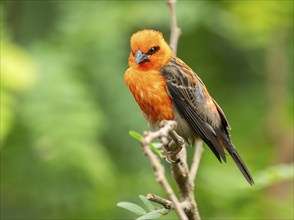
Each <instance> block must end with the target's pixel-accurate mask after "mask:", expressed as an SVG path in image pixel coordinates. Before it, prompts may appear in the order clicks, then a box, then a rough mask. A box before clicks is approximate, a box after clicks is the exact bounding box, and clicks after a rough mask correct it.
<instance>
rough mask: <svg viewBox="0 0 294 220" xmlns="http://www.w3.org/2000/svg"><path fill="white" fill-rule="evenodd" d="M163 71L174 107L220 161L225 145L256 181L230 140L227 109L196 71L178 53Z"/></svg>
mask: <svg viewBox="0 0 294 220" xmlns="http://www.w3.org/2000/svg"><path fill="white" fill-rule="evenodd" d="M161 74H162V75H163V76H164V77H165V78H166V80H167V90H168V93H169V95H170V97H171V99H172V100H173V103H174V105H175V108H176V109H177V111H178V112H179V113H180V114H181V116H182V117H183V118H184V119H185V120H186V121H187V122H188V124H189V125H190V126H191V128H192V129H193V130H194V131H195V133H196V134H197V135H199V137H200V138H201V139H202V140H203V141H204V142H205V143H206V144H207V145H208V146H209V148H210V149H211V150H212V152H213V153H214V154H215V156H216V157H217V158H218V159H219V161H220V162H221V159H222V160H224V161H226V156H225V153H224V148H225V149H227V151H228V152H229V154H230V155H231V156H232V158H233V159H234V161H235V163H236V164H237V166H238V168H239V169H240V171H241V172H242V174H243V175H244V177H245V178H246V180H247V181H248V182H249V183H250V184H253V183H254V182H253V179H252V177H251V175H250V172H249V170H248V169H247V167H246V165H245V164H244V162H243V161H242V159H241V157H240V155H239V154H238V152H237V150H236V148H235V147H234V145H233V144H232V142H231V139H230V134H229V128H230V126H229V123H228V121H227V119H226V117H225V114H224V112H223V111H222V109H221V108H220V106H219V105H218V104H217V103H216V101H215V100H213V98H211V97H210V95H209V93H208V91H207V89H206V87H205V85H204V84H203V82H202V81H201V79H200V78H199V77H198V76H197V74H196V73H195V72H193V70H192V69H191V68H190V67H188V66H187V65H186V64H185V63H184V62H183V61H181V60H180V59H178V58H176V57H173V58H172V59H171V61H170V62H169V63H168V64H167V65H165V66H164V67H163V68H162V69H161Z"/></svg>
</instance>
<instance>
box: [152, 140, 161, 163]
mask: <svg viewBox="0 0 294 220" xmlns="http://www.w3.org/2000/svg"><path fill="white" fill-rule="evenodd" d="M150 147H151V149H152V151H153V152H154V153H156V154H158V156H159V157H160V158H161V159H163V158H164V155H163V154H162V151H161V149H160V148H159V147H158V143H151V144H150ZM160 147H161V146H160Z"/></svg>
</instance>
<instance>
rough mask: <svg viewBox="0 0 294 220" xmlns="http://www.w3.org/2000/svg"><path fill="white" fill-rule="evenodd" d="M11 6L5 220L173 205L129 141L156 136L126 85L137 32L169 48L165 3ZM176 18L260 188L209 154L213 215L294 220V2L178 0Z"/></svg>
mask: <svg viewBox="0 0 294 220" xmlns="http://www.w3.org/2000/svg"><path fill="white" fill-rule="evenodd" d="M0 4H1V130H0V138H1V139H0V140H1V218H2V219H44V218H46V219H105V218H108V219H110V218H134V217H135V216H134V215H133V214H132V213H129V212H127V211H126V210H124V209H121V208H119V207H117V206H116V203H117V202H119V201H123V200H125V201H132V202H135V203H139V199H138V195H139V194H143V195H146V194H147V193H150V192H153V193H156V194H158V195H161V196H163V197H166V195H165V193H164V192H163V191H162V189H161V187H160V186H159V185H158V184H157V183H156V182H155V178H154V175H153V170H152V168H151V166H150V165H149V162H148V160H147V158H146V157H144V155H143V154H142V151H141V148H140V146H139V144H138V142H136V141H135V140H134V139H132V138H131V137H130V136H129V135H128V131H129V130H136V131H138V132H142V131H143V130H146V129H147V125H146V122H145V119H144V117H143V116H142V114H141V112H140V110H139V108H138V106H137V104H136V103H135V101H134V99H133V97H132V96H131V94H130V92H129V91H128V88H127V87H126V86H125V85H124V83H123V75H124V71H125V70H126V69H127V58H128V55H129V50H130V49H129V39H130V36H131V35H132V33H134V32H135V31H137V30H140V29H144V28H153V29H157V30H160V31H162V32H163V33H164V36H165V38H166V39H167V40H169V11H168V6H167V4H166V2H165V1H12V0H11V1H1V3H0ZM176 10H177V19H178V25H179V26H180V28H181V29H182V32H183V33H182V36H181V37H180V39H179V45H178V56H179V57H180V58H181V59H183V60H184V61H185V62H186V63H187V64H188V65H190V66H191V67H192V68H193V69H194V70H195V71H196V72H197V73H198V75H199V76H200V77H201V78H202V80H203V81H204V83H205V84H206V86H207V87H208V89H209V91H210V93H211V95H212V96H213V97H214V98H215V99H216V100H217V101H218V103H219V104H220V105H221V106H222V108H223V110H224V111H225V113H226V116H227V118H228V119H229V121H230V124H231V127H232V132H231V133H232V138H233V141H234V144H235V146H236V147H237V149H238V151H239V152H240V154H241V155H242V157H243V158H244V160H245V162H246V164H247V165H248V167H249V168H250V170H251V172H252V174H253V177H254V178H255V181H256V185H255V186H254V187H250V186H249V185H248V184H247V182H246V181H245V179H244V178H243V177H242V175H241V174H240V172H239V171H238V169H237V168H236V166H235V165H234V163H233V162H232V160H231V159H229V161H228V164H220V163H219V162H218V161H217V160H216V158H215V157H214V156H213V154H212V153H211V152H210V150H209V149H208V148H207V147H205V153H204V155H203V157H202V161H201V165H200V170H199V172H198V177H197V180H196V193H195V194H196V199H197V202H198V206H199V210H200V214H201V215H202V217H203V219H220V218H222V219H228V218H232V219H236V218H239V219H245V218H247V219H293V133H292V132H293V20H292V18H293V1H178V4H177V8H176ZM188 152H189V154H190V155H192V154H193V149H192V148H189V149H188ZM163 163H164V164H165V165H166V167H167V169H169V168H168V164H167V163H166V162H165V161H163ZM168 174H169V172H168ZM169 178H170V177H169ZM174 217H176V215H175V214H174V213H171V214H170V215H168V216H166V217H165V218H166V219H170V218H174Z"/></svg>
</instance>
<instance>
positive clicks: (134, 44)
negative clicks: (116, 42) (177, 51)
mask: <svg viewBox="0 0 294 220" xmlns="http://www.w3.org/2000/svg"><path fill="white" fill-rule="evenodd" d="M172 56H173V52H172V50H171V48H170V47H169V45H168V43H167V42H166V41H165V40H164V38H163V36H162V33H161V32H159V31H155V30H141V31H138V32H136V33H134V34H133V36H132V37H131V53H130V56H129V66H136V65H138V68H139V69H142V70H159V69H161V68H162V67H163V66H164V65H166V64H167V63H168V62H169V60H170V59H171V57H172Z"/></svg>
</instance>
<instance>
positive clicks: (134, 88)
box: [124, 67, 174, 124]
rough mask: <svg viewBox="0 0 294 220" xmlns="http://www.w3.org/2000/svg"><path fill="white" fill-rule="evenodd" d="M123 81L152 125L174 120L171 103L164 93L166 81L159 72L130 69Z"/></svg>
mask: <svg viewBox="0 0 294 220" xmlns="http://www.w3.org/2000/svg"><path fill="white" fill-rule="evenodd" d="M124 81H125V83H126V84H127V85H128V87H129V89H130V91H131V93H132V94H133V96H134V98H135V100H136V101H137V103H138V105H139V106H140V108H141V110H142V111H143V112H144V114H145V117H147V119H149V120H150V121H151V122H152V123H153V124H156V123H157V122H160V121H162V120H164V119H165V120H172V119H173V118H174V111H173V105H172V101H171V99H170V97H169V95H168V94H167V91H166V81H165V79H164V77H163V76H162V75H161V74H160V72H159V71H156V70H148V71H146V70H145V71H144V70H139V69H138V68H136V67H130V68H129V69H128V70H127V71H126V73H125V76H124Z"/></svg>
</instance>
